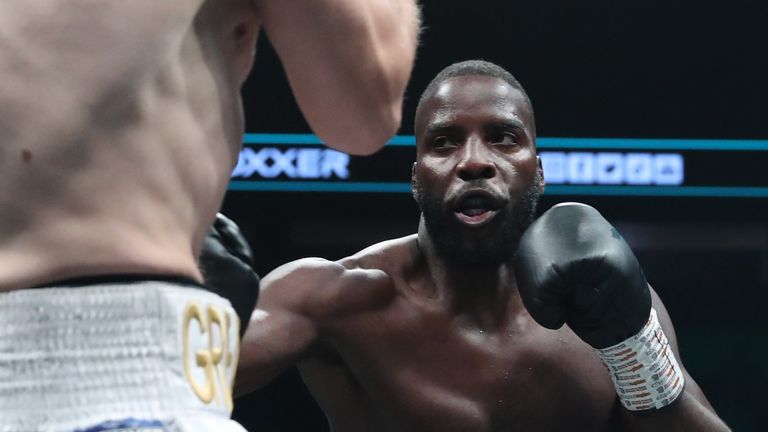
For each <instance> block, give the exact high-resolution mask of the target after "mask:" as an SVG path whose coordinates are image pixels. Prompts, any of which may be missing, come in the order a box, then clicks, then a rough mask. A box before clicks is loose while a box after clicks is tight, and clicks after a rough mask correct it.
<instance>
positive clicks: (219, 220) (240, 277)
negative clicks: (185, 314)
mask: <svg viewBox="0 0 768 432" xmlns="http://www.w3.org/2000/svg"><path fill="white" fill-rule="evenodd" d="M253 265H254V263H253V253H252V251H251V247H250V246H249V245H248V242H247V240H246V239H245V237H244V236H243V234H242V233H241V232H240V228H239V227H238V226H237V224H235V223H234V222H233V221H232V220H230V219H229V218H227V217H226V216H224V215H222V214H221V213H219V214H217V215H216V220H214V221H213V224H212V225H211V227H210V229H209V230H208V235H206V237H205V239H204V240H203V248H202V250H201V252H200V260H199V267H200V271H201V272H202V273H203V278H204V280H205V286H206V287H207V288H208V289H209V290H210V291H211V292H214V293H216V294H218V295H220V296H222V297H224V298H226V299H227V300H229V301H230V303H232V307H234V309H235V312H237V315H238V317H240V336H241V337H242V335H243V334H244V333H245V329H246V328H247V326H248V321H249V320H250V317H251V313H252V312H253V309H254V307H255V306H256V300H257V299H258V296H259V276H258V275H257V274H256V271H255V270H254V269H253Z"/></svg>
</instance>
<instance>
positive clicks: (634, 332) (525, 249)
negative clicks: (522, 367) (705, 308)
mask: <svg viewBox="0 0 768 432" xmlns="http://www.w3.org/2000/svg"><path fill="white" fill-rule="evenodd" d="M515 264H516V266H515V271H516V276H517V282H518V288H519V291H520V296H521V298H522V300H523V303H524V304H525V307H526V309H527V310H528V312H529V313H530V314H531V316H532V317H533V318H534V319H535V320H536V321H537V322H538V323H539V324H541V325H542V326H544V327H547V328H551V329H555V328H559V327H560V326H562V325H563V324H564V323H567V324H568V326H569V327H570V328H571V329H572V330H573V331H574V332H575V333H576V334H577V335H578V336H579V337H580V338H581V339H582V340H584V341H585V342H587V343H588V344H589V345H591V346H592V347H593V348H594V349H595V352H596V354H598V355H599V357H600V358H601V360H602V361H603V363H604V364H605V365H606V368H607V369H608V370H609V371H610V375H611V379H612V380H613V383H614V386H615V387H616V392H617V395H618V398H619V401H620V402H621V405H622V406H623V408H622V409H623V410H625V412H623V413H621V414H620V416H621V420H622V421H623V422H624V427H623V428H622V430H629V431H658V430H664V431H674V430H680V431H727V430H728V427H727V426H725V424H724V423H723V422H722V421H721V420H720V419H719V418H718V417H717V415H716V414H715V413H714V410H713V409H712V407H711V406H710V405H709V403H708V402H707V400H706V398H705V397H704V395H703V394H702V392H701V390H700V389H699V387H698V385H696V383H695V382H694V381H693V380H692V379H691V378H690V375H689V374H688V373H687V371H685V369H684V368H683V367H682V364H681V363H680V355H679V353H678V352H677V340H676V338H675V333H674V329H673V328H672V325H671V323H670V320H669V316H668V314H667V311H666V309H665V308H664V305H663V304H662V303H661V301H660V300H659V299H658V297H657V296H656V295H655V294H652V291H651V290H650V287H649V285H648V282H647V281H646V279H645V275H644V274H643V271H642V269H641V268H640V263H639V262H638V261H637V258H636V257H635V256H634V254H633V253H632V251H631V249H630V248H629V246H628V245H627V244H626V242H625V241H624V239H623V238H622V237H621V235H620V234H619V233H618V231H616V229H615V228H613V226H611V224H610V223H608V221H606V220H605V219H604V218H603V217H602V215H600V213H599V212H598V211H597V210H595V209H594V208H592V207H589V206H587V205H583V204H576V203H569V204H561V205H557V206H555V207H553V208H552V209H550V210H549V211H547V212H546V213H544V214H543V215H542V216H541V217H540V218H539V219H538V220H537V221H536V222H534V223H533V224H532V225H531V227H530V228H529V229H528V230H527V231H526V233H525V234H524V235H523V237H522V239H521V240H520V247H519V249H518V253H517V257H516V262H515Z"/></svg>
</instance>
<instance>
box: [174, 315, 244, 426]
mask: <svg viewBox="0 0 768 432" xmlns="http://www.w3.org/2000/svg"><path fill="white" fill-rule="evenodd" d="M193 322H197V324H198V326H199V328H200V335H199V336H197V337H200V336H202V337H206V336H207V341H208V346H207V347H206V348H205V349H199V350H197V351H195V352H194V358H195V366H196V367H198V368H201V369H202V370H203V375H204V377H205V380H204V381H203V382H202V383H201V382H200V380H198V379H196V378H195V377H194V376H193V374H192V367H193V366H192V364H191V356H190V354H192V353H190V343H191V339H190V334H189V333H190V328H191V326H192V323H193ZM239 322H240V320H239V319H238V317H237V315H234V312H233V311H232V310H231V309H230V310H227V309H223V308H220V307H218V306H214V305H211V304H209V305H207V307H205V308H203V307H202V306H201V305H200V304H199V303H198V302H196V301H192V302H189V303H188V304H187V306H186V307H185V308H184V315H183V322H182V351H183V356H184V358H183V362H184V375H185V376H186V378H187V381H189V384H190V386H191V387H192V391H194V393H195V394H196V395H197V397H198V398H200V400H201V401H202V402H203V403H205V404H210V403H213V402H214V401H217V402H221V403H223V404H224V406H225V407H226V409H227V410H228V411H231V410H232V406H233V402H232V387H233V385H234V379H235V372H236V370H237V360H238V355H239V351H240V340H239V337H235V338H234V340H232V341H230V338H229V335H230V332H231V331H232V329H233V327H232V325H233V324H234V325H235V326H237V328H239V326H240V324H239ZM215 335H218V340H219V343H220V345H218V346H217V345H216V344H215V343H216V338H215ZM230 344H232V345H233V346H230Z"/></svg>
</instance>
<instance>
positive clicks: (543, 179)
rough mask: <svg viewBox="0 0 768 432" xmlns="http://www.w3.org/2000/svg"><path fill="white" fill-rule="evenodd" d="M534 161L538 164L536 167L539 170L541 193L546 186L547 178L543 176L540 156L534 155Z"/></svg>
mask: <svg viewBox="0 0 768 432" xmlns="http://www.w3.org/2000/svg"><path fill="white" fill-rule="evenodd" d="M536 163H537V164H538V167H537V168H536V169H537V170H538V171H539V188H541V192H542V193H543V192H544V189H545V188H546V186H547V180H546V179H545V178H544V166H543V165H542V164H541V157H539V156H538V155H536Z"/></svg>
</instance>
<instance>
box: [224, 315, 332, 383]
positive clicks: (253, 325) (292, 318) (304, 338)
mask: <svg viewBox="0 0 768 432" xmlns="http://www.w3.org/2000/svg"><path fill="white" fill-rule="evenodd" d="M316 336H317V335H316V332H315V329H314V326H313V325H312V323H311V322H310V321H308V320H307V319H305V318H303V317H301V316H298V315H296V314H294V313H291V312H288V311H284V310H273V311H264V310H262V309H256V310H255V311H254V312H253V315H252V318H251V322H250V323H249V325H248V329H247V330H246V332H245V336H243V338H242V341H241V344H240V360H239V362H238V366H237V376H236V378H235V386H234V394H235V396H242V395H245V394H248V393H250V392H253V391H255V390H257V389H259V388H261V387H263V386H265V385H267V384H268V383H269V382H270V381H272V380H273V379H274V378H275V377H276V376H277V375H278V374H280V373H281V372H282V371H284V370H285V369H287V368H289V367H291V366H293V365H294V364H296V362H297V361H298V360H300V359H301V358H302V357H303V356H304V355H305V353H306V352H307V350H308V349H309V347H310V346H311V345H312V344H313V342H314V340H315V339H316Z"/></svg>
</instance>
